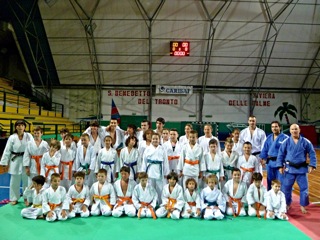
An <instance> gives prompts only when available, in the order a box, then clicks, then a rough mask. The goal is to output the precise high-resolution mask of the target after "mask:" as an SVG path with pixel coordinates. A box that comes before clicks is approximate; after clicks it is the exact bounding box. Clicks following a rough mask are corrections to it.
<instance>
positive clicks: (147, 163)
mask: <svg viewBox="0 0 320 240" xmlns="http://www.w3.org/2000/svg"><path fill="white" fill-rule="evenodd" d="M142 171H145V172H146V173H148V183H149V184H151V185H152V186H153V187H154V188H155V189H156V191H157V194H158V203H159V204H160V203H161V193H162V188H163V185H164V181H165V176H167V175H168V174H169V163H168V157H167V153H166V151H165V149H164V148H163V147H162V146H161V145H159V146H157V147H154V146H153V145H150V146H149V147H147V148H146V150H145V151H144V154H143V158H142Z"/></svg>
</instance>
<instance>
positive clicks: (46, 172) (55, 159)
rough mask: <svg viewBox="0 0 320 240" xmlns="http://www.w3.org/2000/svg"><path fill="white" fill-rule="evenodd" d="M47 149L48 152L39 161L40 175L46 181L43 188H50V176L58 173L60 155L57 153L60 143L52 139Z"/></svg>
mask: <svg viewBox="0 0 320 240" xmlns="http://www.w3.org/2000/svg"><path fill="white" fill-rule="evenodd" d="M49 147H50V150H49V152H46V153H45V154H43V156H42V160H41V171H40V174H41V175H42V176H44V177H45V178H46V180H47V181H46V183H45V185H44V188H48V187H49V186H50V183H51V181H50V179H51V175H52V174H53V173H59V164H60V160H61V154H60V151H59V150H60V148H61V145H60V142H59V141H57V140H55V139H52V140H51V142H50V144H49ZM59 184H60V182H59Z"/></svg>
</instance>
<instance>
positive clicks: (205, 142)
mask: <svg viewBox="0 0 320 240" xmlns="http://www.w3.org/2000/svg"><path fill="white" fill-rule="evenodd" d="M203 132H204V135H203V136H201V137H199V139H198V144H199V145H200V146H201V147H202V149H203V152H204V153H207V152H209V141H210V140H211V139H215V140H216V141H217V143H218V144H217V147H218V148H217V152H218V153H221V147H220V142H219V139H218V138H217V137H215V136H213V135H212V125H211V124H209V123H207V124H205V125H204V127H203Z"/></svg>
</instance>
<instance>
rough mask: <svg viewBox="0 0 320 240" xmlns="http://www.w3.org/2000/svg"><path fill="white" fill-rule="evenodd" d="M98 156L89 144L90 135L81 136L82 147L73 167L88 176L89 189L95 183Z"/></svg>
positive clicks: (78, 149)
mask: <svg viewBox="0 0 320 240" xmlns="http://www.w3.org/2000/svg"><path fill="white" fill-rule="evenodd" d="M95 161H96V154H95V151H94V148H93V146H92V145H91V144H90V142H89V135H88V134H87V133H83V134H82V135H81V145H80V146H79V147H78V148H77V153H76V160H75V162H74V165H73V170H74V171H77V172H79V171H83V172H84V173H85V174H86V177H85V180H84V182H85V185H87V186H88V187H89V188H90V186H91V185H92V183H93V182H94V179H95V174H94V168H95Z"/></svg>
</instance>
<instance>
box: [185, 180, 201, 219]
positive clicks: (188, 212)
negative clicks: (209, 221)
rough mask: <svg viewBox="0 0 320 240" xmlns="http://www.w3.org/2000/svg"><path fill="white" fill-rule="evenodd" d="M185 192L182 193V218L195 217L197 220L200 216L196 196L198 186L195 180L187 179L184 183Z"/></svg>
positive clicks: (198, 201)
mask: <svg viewBox="0 0 320 240" xmlns="http://www.w3.org/2000/svg"><path fill="white" fill-rule="evenodd" d="M186 186H187V188H186V190H185V191H184V200H185V204H184V208H183V211H182V214H181V217H183V218H190V217H195V218H199V217H200V215H201V202H200V195H199V194H198V191H197V189H198V186H197V182H196V180H194V179H193V178H188V179H187V181H186Z"/></svg>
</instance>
